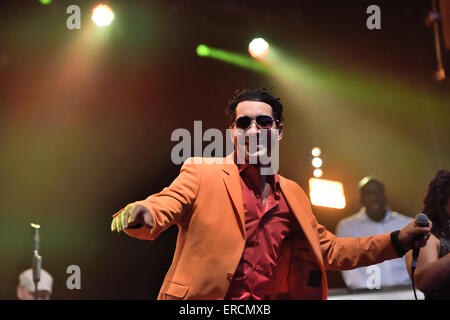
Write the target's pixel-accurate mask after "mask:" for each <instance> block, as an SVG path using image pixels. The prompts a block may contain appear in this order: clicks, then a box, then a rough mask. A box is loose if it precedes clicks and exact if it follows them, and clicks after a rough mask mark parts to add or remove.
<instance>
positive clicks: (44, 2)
mask: <svg viewBox="0 0 450 320" xmlns="http://www.w3.org/2000/svg"><path fill="white" fill-rule="evenodd" d="M39 2H40V3H42V4H50V3H51V2H52V0H39Z"/></svg>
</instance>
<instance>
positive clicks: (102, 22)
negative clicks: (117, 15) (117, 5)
mask: <svg viewBox="0 0 450 320" xmlns="http://www.w3.org/2000/svg"><path fill="white" fill-rule="evenodd" d="M113 19H114V12H113V11H112V9H111V8H110V7H109V6H107V5H106V4H99V5H98V6H96V7H95V8H94V9H93V10H92V21H94V22H95V24H96V25H97V26H99V27H105V26H109V25H110V24H111V22H112V21H113Z"/></svg>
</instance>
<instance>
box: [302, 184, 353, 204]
mask: <svg viewBox="0 0 450 320" xmlns="http://www.w3.org/2000/svg"><path fill="white" fill-rule="evenodd" d="M309 196H310V199H311V203H312V204H313V205H315V206H321V207H328V208H336V209H343V208H345V195H344V186H343V184H342V183H341V182H339V181H332V180H326V179H317V178H310V179H309Z"/></svg>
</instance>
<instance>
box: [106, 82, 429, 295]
mask: <svg viewBox="0 0 450 320" xmlns="http://www.w3.org/2000/svg"><path fill="white" fill-rule="evenodd" d="M229 113H230V118H231V119H230V128H229V129H230V132H231V136H232V139H233V141H234V144H235V149H234V151H233V153H231V154H230V155H229V156H228V157H226V158H219V159H216V161H214V162H211V161H207V159H206V158H190V159H188V160H186V161H185V163H184V165H183V166H182V168H181V171H180V174H179V176H178V177H177V178H176V179H175V180H174V181H173V182H172V184H171V185H170V186H169V187H166V188H164V189H163V190H162V191H161V192H159V193H157V194H154V195H151V196H149V197H148V198H147V199H145V200H142V201H136V202H133V203H131V204H129V205H127V206H126V207H125V208H124V209H122V210H120V211H119V212H117V213H116V214H115V215H114V216H113V221H112V223H111V230H112V231H117V232H125V233H126V234H128V235H129V236H131V237H135V238H138V239H142V240H155V239H156V238H157V237H158V235H159V234H160V233H161V232H163V231H164V230H166V229H167V228H169V227H170V226H171V225H173V224H176V225H177V226H178V229H179V232H178V238H177V244H176V249H175V254H174V257H173V261H172V265H171V266H170V268H169V270H168V272H167V274H166V276H165V279H164V282H163V284H162V287H161V289H160V292H159V295H158V299H166V300H168V299H196V300H200V299H230V300H231V299H237V300H264V299H326V298H327V280H326V274H325V270H326V269H330V270H348V269H353V268H357V267H362V266H367V265H371V264H375V263H379V262H382V261H384V260H388V259H393V258H398V257H399V256H403V255H404V254H405V253H406V252H407V251H409V250H410V249H412V248H413V246H418V247H423V246H425V244H426V241H427V240H428V237H429V235H430V228H428V227H426V228H420V227H415V226H414V224H413V222H411V223H409V224H408V225H406V226H405V227H404V228H403V229H401V230H400V231H395V232H392V233H385V234H381V235H377V236H371V237H361V238H337V237H336V236H335V235H333V234H332V233H330V232H329V231H327V230H326V229H325V227H324V226H322V225H320V224H318V223H317V220H316V218H315V216H314V214H313V212H312V210H311V205H310V203H309V200H308V197H307V196H306V194H305V193H304V191H303V190H302V189H301V188H300V186H299V185H298V184H297V183H295V182H294V181H291V180H288V179H286V178H284V177H282V176H280V175H279V174H277V173H276V169H273V168H277V166H276V165H273V163H267V161H263V159H264V160H266V159H267V158H269V159H270V157H271V156H273V155H272V151H273V147H274V145H273V143H269V142H270V141H272V140H275V141H280V140H281V138H282V136H283V115H282V114H283V106H282V104H281V102H280V99H279V98H276V97H275V96H273V95H272V94H271V92H270V91H269V90H268V89H265V88H262V89H256V90H242V91H237V92H236V94H235V96H234V97H233V99H232V100H231V101H230V103H229ZM261 137H266V138H267V139H261ZM273 138H275V139H273ZM268 169H269V170H268ZM271 170H272V171H271ZM415 236H418V238H414V237H415Z"/></svg>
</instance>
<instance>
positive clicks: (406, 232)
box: [398, 221, 431, 252]
mask: <svg viewBox="0 0 450 320" xmlns="http://www.w3.org/2000/svg"><path fill="white" fill-rule="evenodd" d="M430 234H431V221H430V222H429V224H428V227H418V226H416V224H415V221H411V222H410V223H408V224H407V225H406V226H404V227H403V229H401V230H400V233H399V234H398V242H399V245H401V247H402V249H403V250H404V251H405V252H407V251H409V250H411V249H414V248H423V247H425V246H426V244H427V241H428V239H429V238H430Z"/></svg>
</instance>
